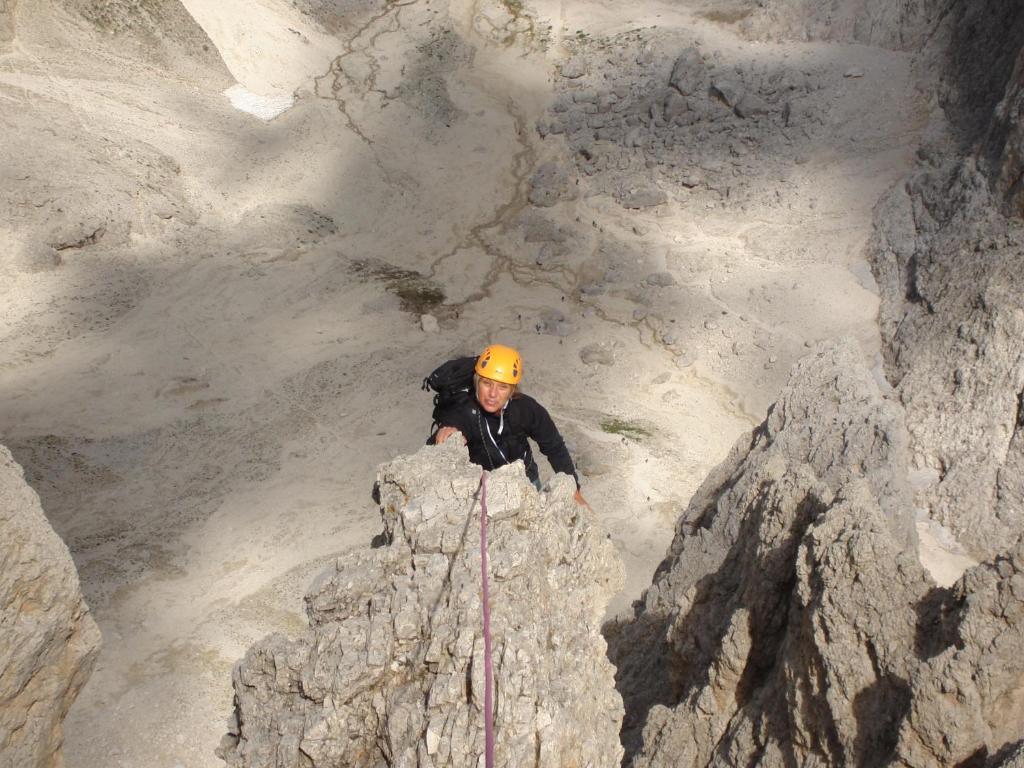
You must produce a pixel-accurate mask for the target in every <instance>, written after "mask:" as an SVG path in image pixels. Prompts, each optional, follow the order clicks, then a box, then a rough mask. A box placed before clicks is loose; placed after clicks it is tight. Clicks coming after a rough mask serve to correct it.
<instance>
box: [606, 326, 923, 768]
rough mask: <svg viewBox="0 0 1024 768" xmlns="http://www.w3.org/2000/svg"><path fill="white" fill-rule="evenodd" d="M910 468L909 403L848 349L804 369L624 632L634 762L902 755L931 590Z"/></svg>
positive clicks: (727, 469) (710, 491)
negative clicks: (891, 394) (885, 391)
mask: <svg viewBox="0 0 1024 768" xmlns="http://www.w3.org/2000/svg"><path fill="white" fill-rule="evenodd" d="M905 463H906V435H905V432H904V429H903V427H902V418H901V413H900V410H899V408H898V406H896V405H894V404H893V403H890V402H887V401H885V400H883V399H882V397H881V396H880V394H879V391H878V387H877V385H876V383H875V382H874V380H873V379H872V377H871V375H870V373H869V372H868V371H867V370H866V369H865V368H864V367H863V365H861V364H860V363H859V362H858V352H857V351H856V349H855V348H854V347H853V345H852V344H851V345H844V346H839V347H833V346H822V347H819V348H818V349H817V350H816V352H815V353H814V354H812V355H811V356H810V357H808V358H806V359H805V360H803V361H802V362H801V363H800V364H799V365H798V366H797V367H796V368H795V369H794V372H793V374H792V377H791V380H790V384H789V386H788V387H787V388H786V390H785V391H784V392H783V393H782V395H781V397H780V399H779V401H778V402H777V404H776V405H775V407H774V408H773V409H772V411H771V412H770V414H769V416H768V419H767V420H766V421H765V422H764V423H763V424H762V425H761V426H760V427H759V428H758V429H757V430H755V431H754V433H753V434H752V435H750V436H748V437H747V438H746V439H741V440H740V441H739V442H738V443H737V444H736V446H735V448H734V449H733V452H732V453H731V455H730V456H729V458H728V459H726V461H725V462H724V463H723V464H722V465H720V466H719V467H718V468H717V469H716V470H715V471H714V472H713V473H712V475H711V476H709V478H708V479H707V481H705V483H704V485H703V486H702V487H701V489H700V490H699V491H698V492H697V494H696V495H695V496H694V499H693V501H692V502H691V504H690V506H689V508H688V509H687V511H686V512H685V514H684V515H683V516H682V517H681V518H680V519H679V521H678V523H677V527H676V536H675V539H674V541H673V543H672V546H671V548H670V551H669V554H668V557H667V558H666V559H665V561H664V562H663V563H662V565H661V566H660V568H659V570H658V574H657V576H656V578H655V582H654V584H653V585H652V586H651V588H650V589H649V590H648V592H647V593H646V594H645V597H644V602H643V605H642V606H640V607H639V608H638V614H637V617H636V619H635V620H634V621H633V622H632V623H630V624H628V625H626V626H624V627H623V628H622V629H621V631H620V633H619V634H618V635H617V636H615V641H614V642H613V649H614V654H613V655H614V657H615V658H617V659H618V664H619V684H620V690H622V692H623V696H624V698H625V700H626V704H627V710H628V712H629V715H630V716H631V718H632V720H631V721H629V722H627V723H626V729H625V731H624V735H625V737H626V742H627V748H628V749H631V750H632V749H635V748H636V747H637V733H636V731H635V729H636V728H638V727H639V726H641V725H643V745H642V748H641V749H640V751H639V754H638V755H637V757H636V761H635V764H636V765H638V766H663V765H674V766H690V765H693V766H698V765H700V766H703V765H713V764H714V765H718V764H722V765H726V764H728V765H754V764H758V765H779V766H782V765H794V764H795V765H815V764H828V765H831V764H835V765H843V764H860V765H873V764H877V763H876V762H875V758H877V757H880V756H884V755H885V754H887V753H888V752H889V751H891V749H892V747H893V745H894V743H895V739H896V736H897V731H896V729H895V728H894V723H895V724H898V723H899V722H900V719H901V717H902V715H903V714H904V713H905V709H906V706H907V704H908V702H909V695H908V680H909V675H910V670H911V667H912V664H913V653H912V649H913V643H914V636H915V627H916V620H917V619H916V613H915V605H916V603H917V601H919V600H920V599H921V598H922V597H923V596H924V595H925V593H926V592H927V590H928V588H929V585H928V580H927V577H926V576H925V574H924V572H923V570H922V568H921V566H920V564H919V563H918V561H917V558H916V552H915V548H914V536H913V532H912V530H913V529H912V520H911V514H910V511H909V509H910V508H909V500H910V492H909V488H908V487H907V484H906V480H905V473H904V472H901V468H902V467H905ZM637 648H643V649H644V651H643V652H639V653H638V652H637V650H636V649H637ZM648 710H649V711H648ZM644 720H646V723H644ZM862 757H867V758H868V762H866V763H865V762H858V761H859V760H861V759H862Z"/></svg>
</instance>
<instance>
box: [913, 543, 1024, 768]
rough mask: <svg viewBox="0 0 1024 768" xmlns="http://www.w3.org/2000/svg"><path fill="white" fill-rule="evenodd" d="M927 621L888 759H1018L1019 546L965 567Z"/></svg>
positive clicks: (1023, 582) (1023, 690)
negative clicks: (904, 714)
mask: <svg viewBox="0 0 1024 768" xmlns="http://www.w3.org/2000/svg"><path fill="white" fill-rule="evenodd" d="M933 619H934V622H933V623H932V624H931V625H930V626H929V625H928V624H924V625H923V626H922V627H921V628H920V629H921V639H922V640H924V641H925V642H924V643H919V646H918V647H919V650H920V651H921V652H922V655H925V656H928V655H930V653H933V652H935V651H938V652H937V653H935V655H934V656H931V657H930V658H928V659H927V661H925V662H923V663H922V664H920V665H919V667H918V668H917V669H916V670H915V673H914V678H913V690H912V696H911V706H910V711H909V713H908V716H907V719H906V721H905V722H904V723H903V726H902V728H901V730H900V739H899V744H898V747H897V755H896V759H895V760H894V761H893V765H898V766H914V767H915V768H917V767H918V766H920V767H921V768H924V767H925V766H933V765H1014V764H1020V758H1021V756H1022V755H1021V750H1020V745H1019V744H1018V742H1020V741H1021V739H1022V737H1024V544H1020V545H1018V546H1017V547H1016V548H1015V549H1014V550H1013V551H1011V552H1009V553H1008V554H1006V555H1003V556H1000V557H997V558H995V559H994V560H992V561H991V562H989V563H985V564H982V565H979V566H977V567H975V568H972V569H971V570H969V571H968V572H967V573H965V574H964V576H963V578H961V579H960V581H959V582H957V583H956V585H954V587H953V589H952V591H951V593H950V594H949V595H948V596H946V599H945V600H944V601H943V603H942V604H941V606H940V610H939V612H938V615H937V616H934V615H933ZM935 646H938V647H935ZM1014 745H1016V748H1015V751H1016V754H1017V756H1016V757H1015V758H1014V757H1013V752H1014ZM1007 752H1009V754H1007ZM990 755H991V756H993V758H992V760H991V761H990V762H987V763H985V762H982V761H983V760H984V759H985V758H987V757H989V756H990ZM1007 761H1008V762H1007ZM1015 761H1016V762H1015Z"/></svg>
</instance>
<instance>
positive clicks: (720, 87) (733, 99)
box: [711, 79, 743, 107]
mask: <svg viewBox="0 0 1024 768" xmlns="http://www.w3.org/2000/svg"><path fill="white" fill-rule="evenodd" d="M711 93H712V94H714V95H715V96H716V97H718V98H719V99H721V100H722V102H724V103H725V105H726V106H729V107H735V106H736V105H737V104H738V103H739V101H740V99H742V98H743V88H742V87H741V86H740V85H738V84H736V83H734V82H732V81H731V80H720V79H716V80H714V81H713V82H712V83H711Z"/></svg>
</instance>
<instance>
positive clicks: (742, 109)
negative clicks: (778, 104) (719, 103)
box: [734, 92, 771, 118]
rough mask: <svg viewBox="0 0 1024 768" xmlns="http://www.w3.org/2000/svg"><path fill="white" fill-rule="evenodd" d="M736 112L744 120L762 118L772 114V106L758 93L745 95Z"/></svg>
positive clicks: (737, 105) (735, 109)
mask: <svg viewBox="0 0 1024 768" xmlns="http://www.w3.org/2000/svg"><path fill="white" fill-rule="evenodd" d="M734 111H735V112H736V114H737V115H739V116H740V117H742V118H751V117H761V116H763V115H767V114H768V113H769V112H771V105H770V104H768V102H767V101H765V100H764V99H762V98H761V97H760V96H758V95H757V94H756V93H749V92H748V93H745V94H743V96H742V97H741V98H740V100H739V102H738V103H737V104H736V107H735V108H734Z"/></svg>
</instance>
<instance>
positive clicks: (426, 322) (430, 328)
mask: <svg viewBox="0 0 1024 768" xmlns="http://www.w3.org/2000/svg"><path fill="white" fill-rule="evenodd" d="M420 327H421V328H422V329H423V332H424V333H440V331H441V326H440V325H439V324H438V322H437V318H436V317H434V316H433V315H420Z"/></svg>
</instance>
